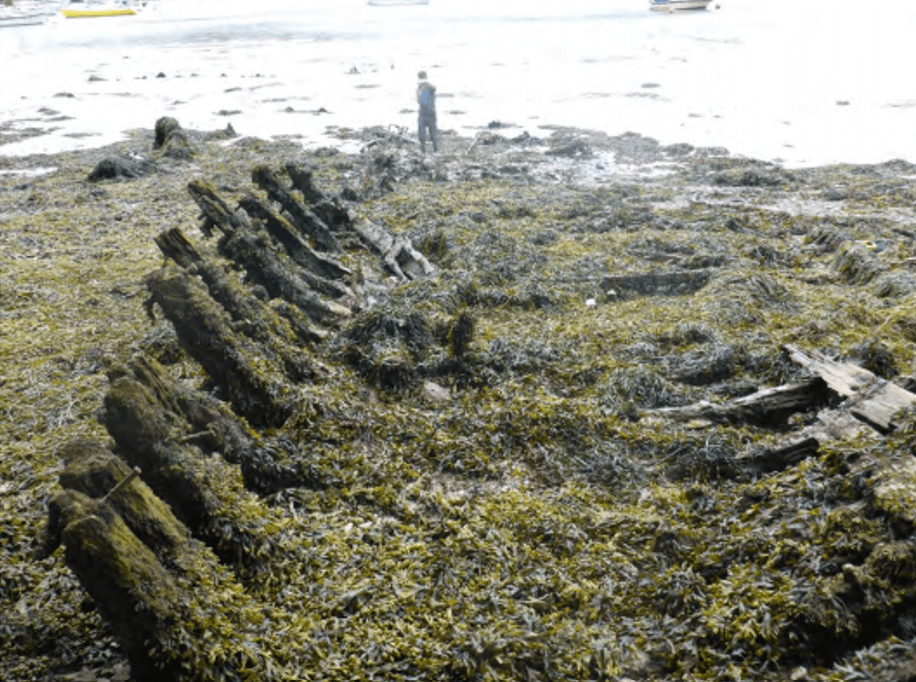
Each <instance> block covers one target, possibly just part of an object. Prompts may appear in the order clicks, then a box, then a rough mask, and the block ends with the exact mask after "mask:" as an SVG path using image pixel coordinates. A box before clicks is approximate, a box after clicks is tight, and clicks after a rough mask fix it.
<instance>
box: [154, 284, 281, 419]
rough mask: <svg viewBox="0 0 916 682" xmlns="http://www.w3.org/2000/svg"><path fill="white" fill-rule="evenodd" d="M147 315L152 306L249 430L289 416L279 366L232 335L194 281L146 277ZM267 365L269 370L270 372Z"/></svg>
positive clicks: (265, 350)
mask: <svg viewBox="0 0 916 682" xmlns="http://www.w3.org/2000/svg"><path fill="white" fill-rule="evenodd" d="M146 285H147V288H148V289H149V292H150V298H149V299H148V301H147V302H146V308H147V312H148V313H149V314H150V316H152V315H153V312H152V311H153V306H154V305H158V306H159V308H160V309H161V310H162V313H163V315H165V317H166V318H167V319H168V320H169V321H170V322H171V323H172V325H173V326H174V328H175V332H176V334H177V335H178V341H179V343H180V344H181V345H182V347H183V348H184V349H185V350H186V351H187V352H188V353H189V354H190V355H191V356H192V357H193V358H194V359H195V360H197V361H198V362H199V363H200V364H201V365H202V366H203V368H204V369H205V370H206V372H207V374H208V375H209V376H210V378H211V379H212V380H213V381H214V382H215V383H216V385H217V386H219V387H220V389H221V390H222V391H223V392H224V393H225V395H226V398H227V399H228V400H229V402H230V403H231V404H232V406H233V408H234V409H235V410H236V412H238V413H239V414H241V415H242V416H244V417H245V418H246V419H248V420H249V421H250V422H251V423H252V424H253V425H257V426H270V425H279V424H282V423H283V421H285V419H286V417H287V416H289V413H290V410H291V405H290V398H289V397H288V396H290V395H291V391H290V388H289V386H288V385H287V383H286V381H285V380H284V378H283V369H282V361H281V360H280V359H278V358H276V357H274V358H273V362H271V359H272V358H271V356H272V355H273V354H272V353H270V350H269V349H268V348H265V347H264V346H263V345H261V344H255V342H254V341H252V340H251V339H249V338H248V337H246V336H244V335H242V334H239V333H237V332H236V331H235V330H234V329H233V328H232V327H231V326H230V324H229V319H228V318H229V316H228V314H227V313H226V311H225V310H224V309H223V308H222V307H220V306H219V305H218V304H217V303H216V302H215V301H214V300H213V299H212V298H210V296H209V293H208V292H207V290H206V288H205V287H204V286H203V284H201V283H200V281H199V280H197V279H195V278H192V277H191V276H190V275H189V274H188V273H186V272H184V271H181V270H177V269H175V268H165V269H163V270H159V271H156V272H153V273H151V274H149V275H147V277H146ZM271 365H273V369H274V371H270V370H271Z"/></svg>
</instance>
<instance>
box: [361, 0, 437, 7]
mask: <svg viewBox="0 0 916 682" xmlns="http://www.w3.org/2000/svg"><path fill="white" fill-rule="evenodd" d="M369 4H370V5H375V6H378V7H388V6H390V5H428V4H429V0H369Z"/></svg>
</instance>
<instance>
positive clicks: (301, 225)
mask: <svg viewBox="0 0 916 682" xmlns="http://www.w3.org/2000/svg"><path fill="white" fill-rule="evenodd" d="M251 179H252V181H253V182H254V183H255V184H256V185H257V186H258V187H260V188H261V189H263V190H264V191H265V192H267V196H269V197H270V198H271V200H272V201H276V202H277V203H278V204H280V205H281V206H283V208H284V209H285V210H286V212H287V213H289V215H290V217H292V219H293V224H294V225H295V226H296V228H297V229H299V230H300V231H301V232H302V233H303V234H306V235H308V236H309V237H311V238H312V240H313V241H314V242H315V247H316V248H319V249H322V250H324V251H339V250H340V245H339V244H338V242H337V238H336V237H335V236H334V235H333V234H332V233H331V230H330V228H328V226H327V225H326V224H325V223H324V221H323V220H321V218H319V217H318V216H317V215H315V213H314V212H313V211H312V210H311V209H309V207H308V206H306V205H305V204H303V203H302V202H301V201H298V200H297V199H296V198H295V197H293V195H292V194H290V192H289V190H288V189H286V188H285V187H284V186H283V185H281V184H280V181H279V180H277V177H276V176H275V175H274V173H273V171H271V170H270V169H269V168H268V167H267V166H255V167H254V168H253V169H252V171H251Z"/></svg>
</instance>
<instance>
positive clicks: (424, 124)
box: [419, 114, 439, 154]
mask: <svg viewBox="0 0 916 682" xmlns="http://www.w3.org/2000/svg"><path fill="white" fill-rule="evenodd" d="M419 128H420V148H421V149H422V150H423V153H424V154H425V153H426V129H427V128H429V139H430V141H431V142H432V143H433V151H434V152H437V151H439V141H438V140H437V138H436V116H435V115H433V116H428V115H424V114H420V121H419Z"/></svg>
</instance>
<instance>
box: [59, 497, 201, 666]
mask: <svg viewBox="0 0 916 682" xmlns="http://www.w3.org/2000/svg"><path fill="white" fill-rule="evenodd" d="M48 513H49V521H48V524H49V532H50V533H53V534H55V535H57V536H59V537H60V540H61V542H62V543H63V545H64V548H65V552H64V557H65V560H66V562H67V565H68V566H69V567H70V569H71V570H72V571H73V572H74V573H75V574H76V576H77V578H79V581H80V583H82V585H83V587H85V588H86V591H87V592H88V593H89V595H90V596H91V597H92V599H93V601H94V603H95V604H96V606H97V608H98V610H99V613H100V614H101V615H102V617H103V618H104V619H105V621H106V622H107V623H108V624H109V626H110V627H111V629H112V631H113V632H114V633H115V635H116V636H117V638H118V640H119V642H120V643H121V647H122V649H123V650H124V653H125V654H126V655H127V658H128V660H129V661H130V668H131V676H132V677H133V678H134V679H136V680H138V682H154V681H156V682H172V681H175V682H177V680H180V679H181V670H180V666H179V665H178V664H177V663H172V664H169V662H168V661H167V660H164V659H163V658H161V657H159V656H157V655H156V651H155V649H154V647H151V646H150V645H151V644H154V643H156V642H161V641H166V640H167V639H168V635H169V632H170V630H171V628H172V625H173V623H174V614H175V613H176V612H178V610H179V609H180V608H181V602H180V599H181V596H182V595H183V594H184V591H183V590H182V589H181V588H180V587H179V586H178V584H177V582H176V581H175V580H174V578H172V576H171V575H170V574H169V573H168V571H166V570H165V568H164V567H163V566H162V564H161V563H159V561H158V560H157V558H156V556H155V555H154V554H153V552H152V551H151V550H150V548H149V547H147V546H146V545H145V544H143V542H142V541H141V540H140V539H138V538H137V536H136V535H134V533H133V532H131V530H130V528H129V527H128V526H127V525H126V524H125V522H124V520H123V519H122V518H121V517H120V516H119V515H118V514H117V513H115V512H114V511H113V510H112V508H111V507H110V506H109V505H108V504H107V503H104V502H101V501H100V500H93V499H92V498H90V497H88V496H87V495H85V494H83V493H80V492H77V491H74V490H66V491H64V492H61V493H58V494H57V495H55V496H54V497H53V498H52V499H51V502H50V503H49V512H48Z"/></svg>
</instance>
